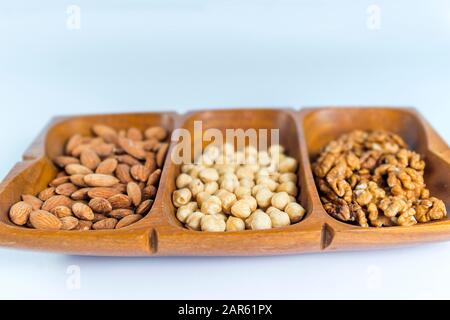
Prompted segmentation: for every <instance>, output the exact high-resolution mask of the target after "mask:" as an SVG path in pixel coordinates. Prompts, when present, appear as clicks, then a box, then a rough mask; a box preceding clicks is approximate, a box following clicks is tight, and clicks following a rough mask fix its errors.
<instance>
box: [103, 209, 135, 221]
mask: <svg viewBox="0 0 450 320" xmlns="http://www.w3.org/2000/svg"><path fill="white" fill-rule="evenodd" d="M131 214H134V212H133V210H130V209H115V210H113V211H111V212H110V213H108V216H110V217H112V218H116V219H122V218H123V217H126V216H129V215H131Z"/></svg>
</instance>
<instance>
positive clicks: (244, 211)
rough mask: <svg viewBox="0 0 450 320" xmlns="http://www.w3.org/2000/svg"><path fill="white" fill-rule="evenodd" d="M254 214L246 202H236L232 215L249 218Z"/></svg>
mask: <svg viewBox="0 0 450 320" xmlns="http://www.w3.org/2000/svg"><path fill="white" fill-rule="evenodd" d="M251 213H252V209H251V208H250V204H249V203H248V202H247V201H245V200H238V201H236V202H235V203H234V204H233V206H232V207H231V214H232V215H233V216H235V217H238V218H242V219H245V218H248V217H249V216H250V215H251Z"/></svg>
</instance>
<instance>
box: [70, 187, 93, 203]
mask: <svg viewBox="0 0 450 320" xmlns="http://www.w3.org/2000/svg"><path fill="white" fill-rule="evenodd" d="M89 190H91V188H82V189H79V190H77V191H75V192H74V193H72V195H71V196H70V197H71V198H72V199H73V200H76V201H80V200H87V199H88V198H89V196H88V193H89Z"/></svg>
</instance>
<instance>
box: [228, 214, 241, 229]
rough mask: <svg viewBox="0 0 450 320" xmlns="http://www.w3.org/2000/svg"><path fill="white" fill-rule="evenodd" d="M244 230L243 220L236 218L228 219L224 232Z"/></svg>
mask: <svg viewBox="0 0 450 320" xmlns="http://www.w3.org/2000/svg"><path fill="white" fill-rule="evenodd" d="M242 230H245V223H244V220H242V219H240V218H236V217H229V218H228V220H227V223H226V231H242Z"/></svg>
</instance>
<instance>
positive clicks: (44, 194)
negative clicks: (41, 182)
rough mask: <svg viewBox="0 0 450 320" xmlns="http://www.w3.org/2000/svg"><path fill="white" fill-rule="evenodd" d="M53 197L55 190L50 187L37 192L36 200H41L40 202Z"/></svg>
mask: <svg viewBox="0 0 450 320" xmlns="http://www.w3.org/2000/svg"><path fill="white" fill-rule="evenodd" d="M54 195H55V188H54V187H50V188H47V189H44V190H42V191H41V192H39V195H38V198H39V199H41V200H42V201H47V200H48V199H50V198H51V197H53V196H54Z"/></svg>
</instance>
